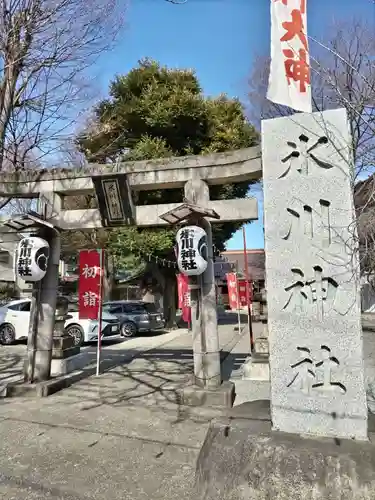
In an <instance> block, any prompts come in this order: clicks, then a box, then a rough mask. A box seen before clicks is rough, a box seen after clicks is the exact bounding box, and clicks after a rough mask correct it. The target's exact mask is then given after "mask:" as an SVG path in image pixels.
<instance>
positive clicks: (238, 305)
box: [234, 261, 241, 333]
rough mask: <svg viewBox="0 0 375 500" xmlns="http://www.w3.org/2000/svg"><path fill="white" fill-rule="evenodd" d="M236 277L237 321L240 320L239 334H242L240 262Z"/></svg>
mask: <svg viewBox="0 0 375 500" xmlns="http://www.w3.org/2000/svg"><path fill="white" fill-rule="evenodd" d="M234 275H235V277H236V287H237V320H238V333H241V312H240V283H239V281H238V261H237V264H236V272H235V273H234Z"/></svg>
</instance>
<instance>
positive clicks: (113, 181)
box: [92, 174, 135, 227]
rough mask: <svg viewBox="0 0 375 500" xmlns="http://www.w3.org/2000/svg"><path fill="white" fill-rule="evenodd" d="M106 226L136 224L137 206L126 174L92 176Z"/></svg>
mask: <svg viewBox="0 0 375 500" xmlns="http://www.w3.org/2000/svg"><path fill="white" fill-rule="evenodd" d="M92 181H93V184H94V187H95V192H96V196H97V199H98V204H99V210H100V214H101V216H102V223H103V226H104V227H116V226H124V225H127V224H134V222H135V208H134V205H133V201H132V196H131V190H130V187H129V181H128V178H127V175H126V174H109V175H96V176H94V177H92Z"/></svg>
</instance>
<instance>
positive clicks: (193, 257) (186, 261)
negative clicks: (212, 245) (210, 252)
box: [176, 226, 207, 276]
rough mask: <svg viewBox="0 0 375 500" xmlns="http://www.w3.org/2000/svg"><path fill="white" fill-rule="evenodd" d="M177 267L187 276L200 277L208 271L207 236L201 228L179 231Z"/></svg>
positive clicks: (193, 227)
mask: <svg viewBox="0 0 375 500" xmlns="http://www.w3.org/2000/svg"><path fill="white" fill-rule="evenodd" d="M176 239H177V247H178V251H177V265H178V268H179V270H180V272H181V273H183V274H185V275H186V276H199V275H200V274H202V273H204V271H205V270H206V269H207V235H206V232H205V231H204V229H202V228H201V227H199V226H185V227H183V228H181V229H179V230H178V231H177V236H176Z"/></svg>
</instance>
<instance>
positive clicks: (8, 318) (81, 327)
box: [0, 299, 120, 345]
mask: <svg viewBox="0 0 375 500" xmlns="http://www.w3.org/2000/svg"><path fill="white" fill-rule="evenodd" d="M30 308H31V300H30V299H20V300H13V301H12V302H9V303H8V304H6V305H5V306H2V307H0V344H5V345H8V344H11V343H12V342H14V341H15V340H21V339H27V336H28V331H29V323H30ZM69 316H70V317H69V319H68V320H67V321H66V322H65V325H64V327H65V332H66V333H67V334H68V335H71V336H72V337H74V343H75V345H82V344H83V343H84V342H90V341H94V340H97V339H98V331H99V322H98V321H96V320H90V319H79V318H78V308H77V306H73V307H70V308H69ZM101 334H102V339H108V340H109V339H114V338H119V337H120V324H119V320H118V319H117V318H116V316H113V315H112V314H109V313H107V312H105V311H103V317H102V331H101Z"/></svg>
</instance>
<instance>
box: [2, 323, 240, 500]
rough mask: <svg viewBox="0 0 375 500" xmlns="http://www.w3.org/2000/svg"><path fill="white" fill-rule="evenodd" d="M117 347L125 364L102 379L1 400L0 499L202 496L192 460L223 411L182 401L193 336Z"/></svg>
mask: <svg viewBox="0 0 375 500" xmlns="http://www.w3.org/2000/svg"><path fill="white" fill-rule="evenodd" d="M234 326H235V325H220V326H219V336H220V347H221V349H222V353H223V354H222V358H223V359H224V357H225V356H227V355H228V351H230V350H231V349H232V348H233V346H234V345H235V344H236V343H237V342H238V340H240V339H241V334H239V333H238V332H237V331H235V330H234V328H233V327H234ZM23 347H24V346H23ZM111 350H112V351H113V352H112V353H111V355H112V356H116V355H117V356H118V361H119V364H118V366H116V367H114V368H112V369H111V370H108V371H106V372H105V373H103V374H102V375H100V376H99V377H95V376H92V377H89V378H87V379H85V380H82V381H80V382H78V383H76V384H74V385H72V386H71V387H69V388H67V389H65V390H63V391H61V392H59V393H57V394H55V395H53V396H50V397H48V398H44V399H34V398H20V399H18V398H14V399H3V400H0V440H1V443H2V453H1V454H0V499H4V500H5V499H7V500H11V499H13V498H14V499H17V500H23V499H31V500H33V499H38V500H39V499H40V500H41V499H53V500H57V499H59V500H83V499H85V500H86V499H94V498H95V500H97V499H107V498H108V499H111V500H116V499H121V500H123V499H132V500H143V499H148V498H153V499H154V500H158V499H160V500H161V499H163V500H164V499H165V500H175V499H176V500H177V499H179V500H184V499H186V500H187V499H189V500H194V499H195V498H196V497H195V491H194V474H195V463H196V459H197V456H198V453H199V450H200V448H201V445H202V442H203V440H204V437H205V434H206V431H207V428H208V425H209V422H210V421H211V419H212V418H213V417H214V416H216V415H217V414H218V412H217V411H215V412H213V411H212V410H211V411H210V410H200V409H182V408H181V407H180V406H179V405H178V401H177V398H176V389H177V388H178V387H180V386H181V385H182V384H185V383H186V382H187V381H188V380H189V379H190V376H191V369H192V362H193V360H192V352H191V337H190V333H189V332H187V331H186V330H182V331H177V332H171V333H167V334H165V335H161V336H158V337H149V338H136V339H131V340H130V341H127V342H124V343H123V344H116V345H115V346H111ZM126 350H127V351H128V352H129V355H128V357H126V353H125V351H126ZM120 360H121V362H120Z"/></svg>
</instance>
